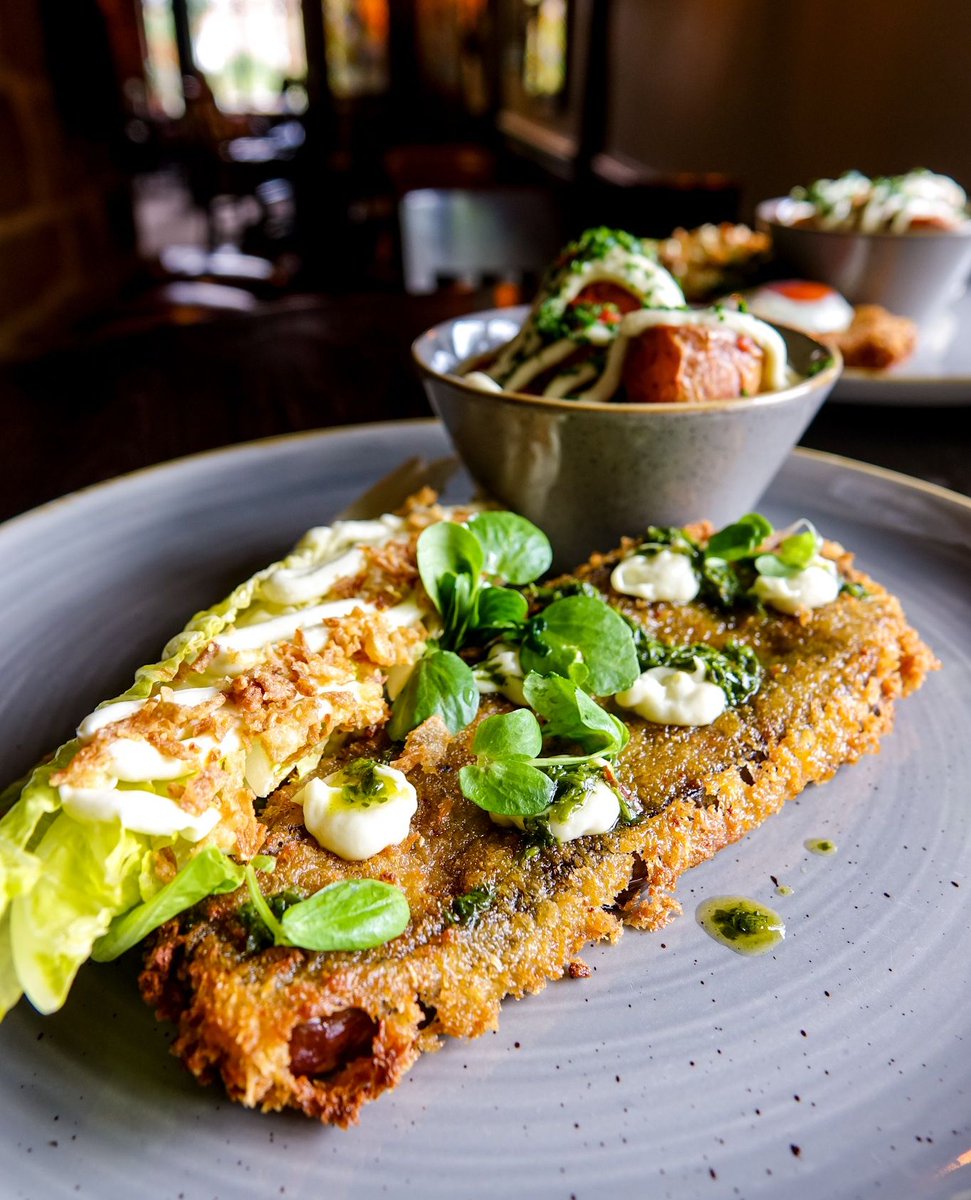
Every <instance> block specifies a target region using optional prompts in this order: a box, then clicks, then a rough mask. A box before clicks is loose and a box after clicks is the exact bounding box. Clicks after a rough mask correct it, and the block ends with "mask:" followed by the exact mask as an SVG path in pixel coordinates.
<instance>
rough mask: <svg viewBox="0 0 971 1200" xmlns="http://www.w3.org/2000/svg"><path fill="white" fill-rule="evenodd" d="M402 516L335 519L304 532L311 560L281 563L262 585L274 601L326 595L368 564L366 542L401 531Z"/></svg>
mask: <svg viewBox="0 0 971 1200" xmlns="http://www.w3.org/2000/svg"><path fill="white" fill-rule="evenodd" d="M402 524H403V522H402V520H401V518H400V517H395V516H392V515H390V514H388V515H387V516H384V517H381V518H380V519H378V520H375V521H335V522H334V524H333V525H318V526H316V527H315V528H314V529H311V530H309V532H307V533H306V534H304V536H303V538H302V539H301V541H300V544H299V545H298V546H297V552H298V553H306V554H307V555H308V556H309V559H310V561H308V562H306V563H302V564H300V565H298V566H291V567H279V568H277V570H276V571H274V572H273V574H272V575H270V576H269V578H267V579H264V580H263V582H262V584H261V585H260V595H261V596H262V598H263V599H264V600H269V601H270V603H271V604H305V603H306V602H307V601H308V600H314V599H317V598H319V597H321V596H326V594H327V593H328V592H329V591H330V589H331V588H332V587H333V586H334V584H335V583H336V582H337V580H338V579H343V578H345V577H347V576H350V575H356V574H357V573H358V572H359V571H360V570H361V569H362V567H363V566H364V561H365V559H364V553H363V549H362V547H364V546H382V545H385V544H386V543H387V542H389V541H391V539H392V538H393V537H394V536H395V535H396V534H398V533H399V532H400V530H401V527H402Z"/></svg>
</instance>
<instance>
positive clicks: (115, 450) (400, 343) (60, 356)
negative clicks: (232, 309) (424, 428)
mask: <svg viewBox="0 0 971 1200" xmlns="http://www.w3.org/2000/svg"><path fill="white" fill-rule="evenodd" d="M487 306H488V304H487V303H484V302H483V297H481V296H475V295H459V294H453V293H443V294H439V295H434V296H423V297H408V296H402V295H396V294H373V295H372V294H368V295H350V296H342V297H326V298H324V297H302V298H292V299H290V300H287V301H280V302H276V303H274V304H272V305H268V306H266V307H264V308H262V309H261V310H258V311H255V312H251V313H245V314H235V315H232V316H222V317H219V318H218V319H211V320H206V321H200V322H198V323H195V324H187V325H186V324H180V323H177V322H172V321H168V322H165V323H160V324H154V325H152V326H151V327H149V328H141V329H138V330H136V331H135V332H132V331H131V329H127V330H126V331H125V333H124V335H122V333H120V332H119V331H118V330H117V329H116V330H115V331H110V330H109V331H104V330H103V331H101V332H100V333H99V334H97V335H92V336H89V337H88V338H87V339H86V340H85V341H84V342H79V343H78V344H75V345H72V346H69V347H65V348H63V349H61V350H59V351H57V352H56V353H52V354H48V355H46V356H44V357H43V358H40V359H37V360H35V361H32V362H25V363H19V364H7V365H4V366H0V406H2V408H0V411H2V413H3V423H4V437H3V443H4V456H3V457H4V463H3V471H2V472H0V520H4V519H6V518H8V517H11V516H14V515H15V514H17V513H21V512H24V511H25V510H27V509H29V508H32V507H34V506H35V505H37V504H41V503H44V502H45V501H47V500H51V499H54V498H55V497H58V496H62V495H65V494H66V493H69V492H72V491H74V490H76V489H77V488H80V487H84V486H86V485H88V484H92V483H97V482H99V481H101V480H104V479H109V478H111V477H113V476H115V475H119V474H122V473H124V472H126V471H131V470H134V469H136V468H139V467H143V466H148V465H150V464H154V463H159V462H165V461H167V460H169V459H172V458H177V457H179V456H181V455H185V454H191V453H194V452H197V451H201V450H208V449H212V448H215V447H217V446H224V445H230V444H234V443H239V442H245V441H250V440H253V439H257V438H264V437H269V436H273V435H276V434H284V433H290V432H295V431H299V430H307V429H315V428H323V427H332V426H339V425H348V424H356V423H359V422H368V421H381V420H395V419H401V418H408V417H420V416H428V415H429V412H430V410H429V408H428V405H427V402H426V400H425V397H424V393H423V390H422V387H421V383H420V382H419V379H418V376H417V373H416V372H415V370H414V368H413V367H412V365H411V360H410V350H409V348H410V344H411V342H412V340H413V339H414V337H416V336H417V335H418V334H419V333H420V332H421V331H422V330H423V329H425V328H427V327H428V326H429V325H431V324H434V323H435V322H436V321H439V320H443V319H445V318H446V317H449V316H453V315H458V314H459V313H461V312H467V311H472V310H473V309H475V308H478V307H487ZM893 398H894V400H895V401H898V402H895V403H893V404H889V405H886V406H884V405H873V404H867V405H854V404H848V403H839V402H835V401H829V402H827V403H826V404H825V405H824V406H823V408H822V410H821V412H820V413H819V415H818V416H817V417H816V419H815V420H814V421H813V423H812V424H811V425H810V427H809V428H808V429H807V431H806V432H805V434H804V436H803V438H802V442H801V444H802V445H804V446H809V447H813V448H816V449H820V450H827V451H830V452H833V453H837V454H841V455H844V456H846V457H849V458H854V459H859V460H861V461H864V462H868V463H875V464H877V465H879V466H882V467H889V468H891V469H893V470H896V471H901V472H904V473H905V474H908V475H913V476H917V477H918V478H921V479H924V480H928V481H930V482H933V483H936V484H941V485H943V486H945V487H949V488H952V489H954V490H955V491H958V492H962V493H964V494H965V495H971V453H969V448H971V443H969V438H968V434H967V432H966V425H967V417H968V412H967V408H965V407H964V406H961V405H956V406H955V405H951V406H947V407H933V406H929V405H927V404H914V405H908V404H903V403H899V398H900V397H899V396H898V394H897V393H894V397H893ZM969 405H971V397H969Z"/></svg>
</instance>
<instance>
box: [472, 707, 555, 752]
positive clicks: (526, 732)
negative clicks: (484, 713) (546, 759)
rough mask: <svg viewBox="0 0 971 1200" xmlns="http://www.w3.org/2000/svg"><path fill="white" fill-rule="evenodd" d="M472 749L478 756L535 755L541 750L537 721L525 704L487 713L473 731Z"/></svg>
mask: <svg viewBox="0 0 971 1200" xmlns="http://www.w3.org/2000/svg"><path fill="white" fill-rule="evenodd" d="M472 750H473V751H474V753H475V754H477V755H479V757H480V758H484V759H495V758H536V756H537V755H538V754H541V753H542V750H543V734H542V731H541V730H540V727H539V721H537V720H536V718H535V717H534V716H533V714H532V713H531V712H530V711H529V709H528V708H517V709H515V710H514V711H513V712H509V713H497V714H496V716H494V717H486V719H485V720H484V721H483V722H482V723H481V724H480V725H479V728H478V729H477V730H476V731H475V740H474V741H473V743H472Z"/></svg>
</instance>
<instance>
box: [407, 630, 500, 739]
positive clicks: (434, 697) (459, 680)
mask: <svg viewBox="0 0 971 1200" xmlns="http://www.w3.org/2000/svg"><path fill="white" fill-rule="evenodd" d="M478 711H479V692H478V689H477V687H476V685H475V676H474V675H473V674H472V669H471V667H469V665H468V664H467V663H465V662H463V660H462V659H461V658H459V656H458V655H457V654H454V653H453V652H452V651H451V650H442V649H440V648H438V646H437V645H436V644H435V643H434V642H430V643H429V645H428V647H427V649H426V650H425V653H424V655H423V656H422V657H421V658H420V659H419V660H418V662H417V663H416V664H415V668H414V670H413V671H412V672H411V674H410V675H409V676H408V681H407V683H406V684H405V686H404V687H403V688H402V689H401V691H400V692H399V693H398V695H397V697H396V698H395V702H394V706H393V708H392V710H391V721H390V722H389V724H388V734H389V735H390V736H391V737H392V738H393V739H394V740H395V741H401V740H402V739H403V738H404V737H405V736H406V735H407V734H408V733H410V732H411V730H412V729H415V728H417V727H418V726H419V725H421V724H422V722H423V721H427V720H428V718H429V717H432V716H434V715H435V714H436V713H437V714H438V716H440V717H441V718H442V720H443V721H444V722H445V725H446V727H447V729H448V731H449V733H458V731H459V730H460V729H464V728H465V727H466V725H469V724H471V722H472V721H473V720H474V719H475V714H476V713H477V712H478Z"/></svg>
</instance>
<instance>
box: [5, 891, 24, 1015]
mask: <svg viewBox="0 0 971 1200" xmlns="http://www.w3.org/2000/svg"><path fill="white" fill-rule="evenodd" d="M23 994H24V993H23V989H22V988H21V986H20V984H19V982H18V981H17V972H16V971H15V970H14V967H13V952H12V950H11V947H10V914H9V913H6V914H5V915H4V916H2V917H0V1021H2V1020H3V1018H4V1017H5V1016H6V1015H7V1013H8V1012H10V1010H11V1009H12V1008H13V1006H14V1005H15V1004H16V1003H17V1001H18V1000H19V999H20V997H21V996H22V995H23Z"/></svg>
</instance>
